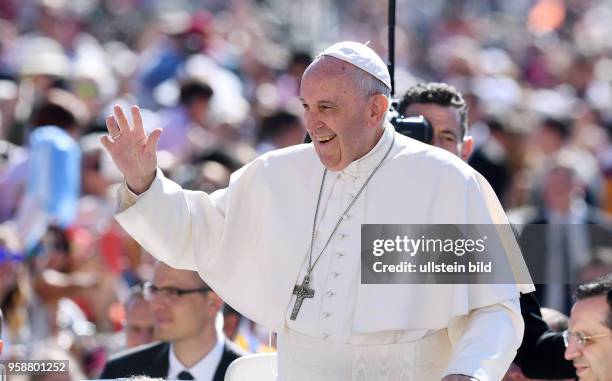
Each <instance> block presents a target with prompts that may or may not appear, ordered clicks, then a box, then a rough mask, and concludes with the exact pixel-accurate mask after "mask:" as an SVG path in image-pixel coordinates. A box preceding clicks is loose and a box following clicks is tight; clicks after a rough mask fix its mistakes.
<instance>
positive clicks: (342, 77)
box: [300, 57, 388, 171]
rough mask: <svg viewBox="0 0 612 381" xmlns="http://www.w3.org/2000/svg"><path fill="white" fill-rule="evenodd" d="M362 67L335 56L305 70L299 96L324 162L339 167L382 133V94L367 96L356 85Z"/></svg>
mask: <svg viewBox="0 0 612 381" xmlns="http://www.w3.org/2000/svg"><path fill="white" fill-rule="evenodd" d="M360 74H361V73H360V69H357V68H356V67H355V66H353V65H351V64H349V63H347V62H344V61H341V60H338V59H336V58H332V57H322V58H320V59H318V60H316V61H315V62H314V63H313V64H312V65H310V66H309V68H308V69H307V70H306V72H305V73H304V77H303V78H302V83H301V87H300V99H301V101H302V105H303V107H304V118H305V124H306V131H307V132H308V134H309V135H310V138H311V139H312V142H313V144H314V147H315V150H316V152H317V155H319V159H320V160H321V163H323V165H324V166H325V167H326V168H327V169H329V170H332V171H340V170H342V169H344V168H346V166H348V165H349V164H350V163H351V162H352V161H354V160H357V159H359V158H361V157H363V156H364V155H366V154H367V153H368V152H369V151H370V150H371V149H372V148H373V147H374V146H375V145H376V143H377V142H378V140H379V139H380V137H381V136H382V131H383V130H382V128H381V126H382V122H383V118H384V114H385V112H386V107H387V105H388V103H386V98H385V97H384V96H383V95H380V94H378V95H372V96H367V95H366V94H364V92H363V90H360V89H359V86H358V85H357V81H358V79H357V78H358V77H359V75H360Z"/></svg>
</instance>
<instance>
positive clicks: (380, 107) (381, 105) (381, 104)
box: [366, 94, 389, 128]
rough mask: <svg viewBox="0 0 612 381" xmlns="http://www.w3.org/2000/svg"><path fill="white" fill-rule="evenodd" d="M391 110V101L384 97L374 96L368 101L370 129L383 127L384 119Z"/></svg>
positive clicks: (380, 95)
mask: <svg viewBox="0 0 612 381" xmlns="http://www.w3.org/2000/svg"><path fill="white" fill-rule="evenodd" d="M388 109H389V99H388V98H387V97H386V96H384V95H382V94H376V95H372V96H371V97H370V99H369V100H368V107H367V113H368V114H367V116H366V117H367V121H368V126H370V127H374V128H376V127H379V126H381V125H382V122H383V118H384V117H385V114H386V113H387V110H388Z"/></svg>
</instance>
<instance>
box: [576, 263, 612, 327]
mask: <svg viewBox="0 0 612 381" xmlns="http://www.w3.org/2000/svg"><path fill="white" fill-rule="evenodd" d="M601 295H604V296H605V297H606V300H607V302H608V315H607V316H606V320H605V321H604V324H605V325H606V326H608V328H610V329H612V274H608V275H605V276H603V277H601V278H597V279H595V280H594V281H592V282H589V283H586V284H582V285H580V286H578V289H577V290H576V293H575V294H574V298H575V299H576V301H578V300H583V299H587V298H593V297H596V296H601Z"/></svg>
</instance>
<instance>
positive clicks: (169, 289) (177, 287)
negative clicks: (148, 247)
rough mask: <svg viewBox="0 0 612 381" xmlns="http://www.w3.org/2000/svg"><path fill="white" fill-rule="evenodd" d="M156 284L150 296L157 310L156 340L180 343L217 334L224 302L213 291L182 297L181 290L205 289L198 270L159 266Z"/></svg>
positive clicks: (155, 313) (153, 306)
mask: <svg viewBox="0 0 612 381" xmlns="http://www.w3.org/2000/svg"><path fill="white" fill-rule="evenodd" d="M152 285H153V286H154V287H156V288H157V292H152V293H149V294H148V299H149V300H150V302H151V309H152V310H153V317H154V320H155V338H156V339H158V340H163V341H171V342H178V341H182V340H190V339H194V338H198V337H202V336H203V335H206V334H209V333H210V332H213V333H214V332H215V331H214V329H215V327H214V324H215V317H216V315H217V312H218V311H219V309H220V308H221V304H222V302H221V299H220V298H219V297H218V296H217V295H216V294H215V293H214V292H212V291H201V292H190V293H183V294H182V295H178V292H181V291H185V290H196V289H202V288H204V287H205V284H204V282H203V281H202V280H201V279H200V277H199V276H198V274H197V273H196V272H195V271H186V270H176V269H173V268H171V267H169V266H167V265H165V264H163V263H157V264H156V266H155V272H154V275H153V281H152ZM177 291H178V292H177Z"/></svg>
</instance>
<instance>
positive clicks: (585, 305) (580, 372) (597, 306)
mask: <svg viewBox="0 0 612 381" xmlns="http://www.w3.org/2000/svg"><path fill="white" fill-rule="evenodd" d="M575 298H576V303H575V304H574V306H573V307H572V312H571V315H570V322H569V329H568V330H567V331H565V332H564V333H563V337H564V339H565V345H566V346H567V349H566V350H565V358H566V359H568V360H570V361H572V362H573V363H574V366H575V367H576V375H577V376H578V379H579V380H580V381H611V380H612V274H608V275H606V276H605V277H602V278H599V279H597V280H595V281H593V282H591V283H587V284H583V285H581V286H579V287H578V290H577V291H576V294H575Z"/></svg>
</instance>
